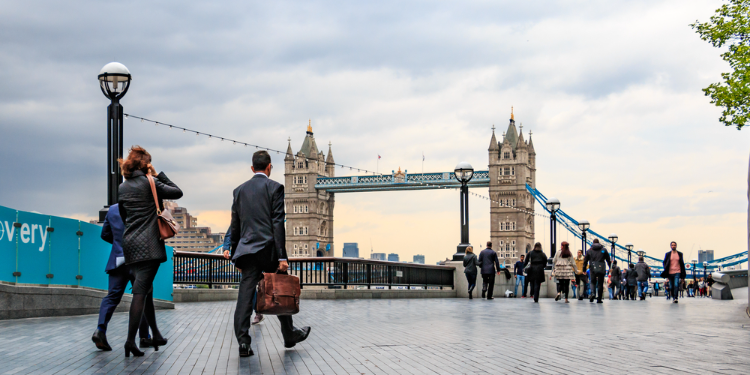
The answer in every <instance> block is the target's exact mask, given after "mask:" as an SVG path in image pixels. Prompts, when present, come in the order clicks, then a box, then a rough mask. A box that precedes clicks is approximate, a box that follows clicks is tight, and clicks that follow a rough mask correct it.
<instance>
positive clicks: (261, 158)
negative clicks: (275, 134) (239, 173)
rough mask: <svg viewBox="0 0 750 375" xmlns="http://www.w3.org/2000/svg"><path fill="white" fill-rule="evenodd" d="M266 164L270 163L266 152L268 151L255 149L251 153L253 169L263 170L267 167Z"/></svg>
mask: <svg viewBox="0 0 750 375" xmlns="http://www.w3.org/2000/svg"><path fill="white" fill-rule="evenodd" d="M268 164H271V155H269V154H268V151H263V150H261V151H255V153H254V154H253V168H255V171H256V172H260V171H265V170H266V168H268Z"/></svg>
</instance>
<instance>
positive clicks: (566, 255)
mask: <svg viewBox="0 0 750 375" xmlns="http://www.w3.org/2000/svg"><path fill="white" fill-rule="evenodd" d="M552 264H553V267H552V272H553V273H554V275H555V278H556V279H557V281H558V282H559V284H560V291H558V292H557V297H555V301H559V300H560V296H561V294H562V295H563V296H565V303H569V302H568V290H569V289H570V281H571V280H575V278H576V273H578V267H576V261H575V259H574V258H573V254H572V253H571V252H570V245H569V244H568V242H567V241H563V242H562V243H561V244H560V252H559V253H557V254H555V258H554V259H553V261H552Z"/></svg>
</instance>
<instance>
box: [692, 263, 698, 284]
mask: <svg viewBox="0 0 750 375" xmlns="http://www.w3.org/2000/svg"><path fill="white" fill-rule="evenodd" d="M692 263H693V283H695V282H696V281H697V280H696V278H695V268H696V267H698V259H693V261H692Z"/></svg>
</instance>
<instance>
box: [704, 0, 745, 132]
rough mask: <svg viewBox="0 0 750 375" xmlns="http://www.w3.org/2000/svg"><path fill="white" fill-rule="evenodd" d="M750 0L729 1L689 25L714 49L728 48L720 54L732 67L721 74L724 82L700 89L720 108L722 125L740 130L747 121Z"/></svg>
mask: <svg viewBox="0 0 750 375" xmlns="http://www.w3.org/2000/svg"><path fill="white" fill-rule="evenodd" d="M749 13H750V0H728V3H727V4H724V5H722V6H721V8H719V9H717V10H716V13H715V14H714V15H713V16H711V19H710V21H708V22H705V23H700V22H698V21H697V20H696V21H695V23H693V24H691V25H690V26H691V27H692V28H693V29H694V30H695V31H696V32H697V33H698V34H699V35H700V37H701V39H703V40H705V41H707V42H709V43H710V44H711V45H712V46H714V47H717V48H723V47H725V46H726V47H727V51H726V52H724V53H722V54H721V58H722V59H724V61H726V62H727V63H729V66H730V67H731V68H732V70H731V72H729V73H722V74H721V78H722V79H723V82H719V83H712V84H711V85H709V86H708V87H706V88H705V89H703V92H704V93H705V94H706V96H710V97H711V103H712V104H716V106H717V107H723V108H724V110H723V111H722V113H721V117H720V118H719V121H721V122H722V123H723V124H724V125H725V126H736V127H737V130H740V129H742V127H743V126H745V124H747V122H748V120H750V14H749Z"/></svg>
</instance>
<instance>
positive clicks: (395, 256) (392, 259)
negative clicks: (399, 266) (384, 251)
mask: <svg viewBox="0 0 750 375" xmlns="http://www.w3.org/2000/svg"><path fill="white" fill-rule="evenodd" d="M388 261H389V262H398V254H396V253H390V254H388Z"/></svg>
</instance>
